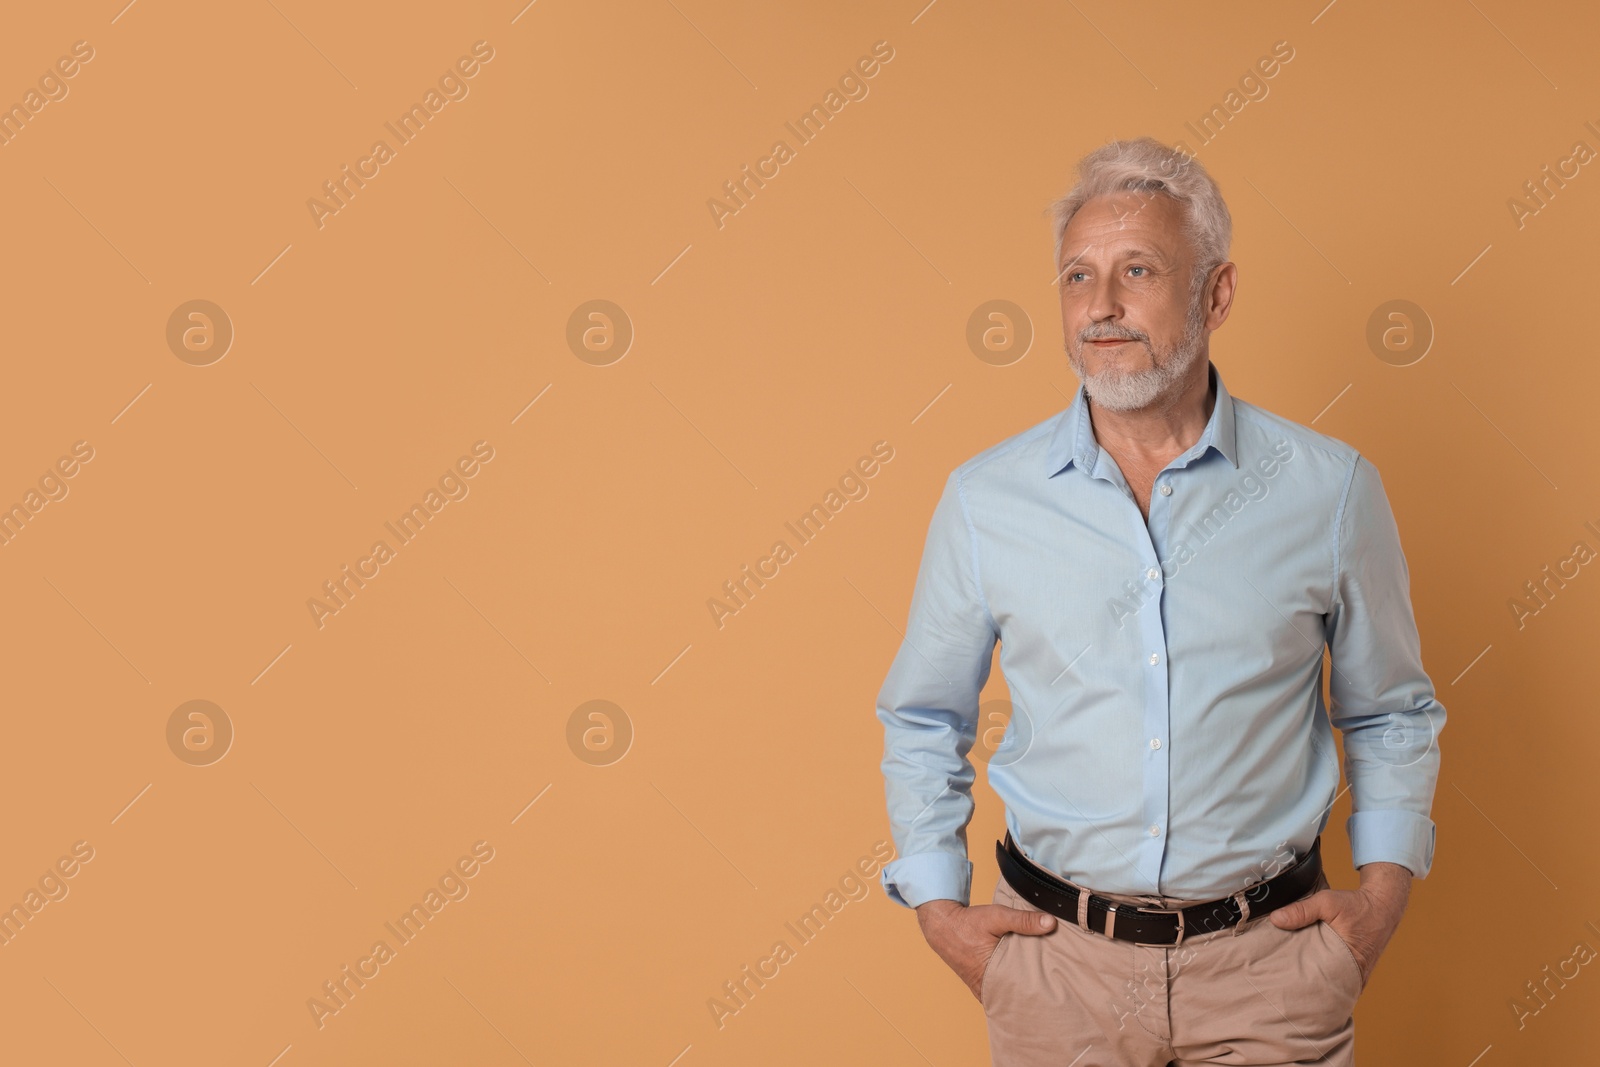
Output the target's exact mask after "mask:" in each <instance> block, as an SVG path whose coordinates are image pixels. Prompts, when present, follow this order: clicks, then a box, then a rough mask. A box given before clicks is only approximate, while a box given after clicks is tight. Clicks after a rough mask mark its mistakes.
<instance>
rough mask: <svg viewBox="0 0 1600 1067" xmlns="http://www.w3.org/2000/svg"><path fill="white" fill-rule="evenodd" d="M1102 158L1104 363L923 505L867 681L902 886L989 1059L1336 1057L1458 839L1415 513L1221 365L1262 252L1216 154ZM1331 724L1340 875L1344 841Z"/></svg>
mask: <svg viewBox="0 0 1600 1067" xmlns="http://www.w3.org/2000/svg"><path fill="white" fill-rule="evenodd" d="M1078 176H1079V180H1078V182H1077V185H1076V186H1075V187H1074V188H1073V189H1072V190H1071V191H1070V192H1069V193H1068V194H1067V195H1066V196H1065V197H1063V198H1062V199H1061V200H1059V201H1057V203H1056V204H1055V224H1056V230H1055V232H1056V237H1057V246H1056V260H1055V263H1056V269H1057V270H1058V271H1059V277H1058V279H1057V284H1058V285H1059V288H1060V294H1061V316H1062V325H1063V330H1064V336H1065V339H1066V351H1067V356H1068V359H1069V361H1070V362H1071V364H1072V368H1073V370H1074V371H1075V372H1076V373H1077V375H1078V378H1079V379H1080V385H1079V388H1078V391H1077V394H1076V396H1075V397H1074V398H1073V400H1072V403H1071V405H1070V406H1068V407H1067V408H1066V409H1065V410H1064V411H1062V412H1060V413H1058V414H1056V415H1054V416H1052V417H1051V418H1049V419H1047V420H1045V421H1043V422H1041V423H1039V424H1037V425H1035V426H1033V427H1032V428H1030V429H1027V430H1024V431H1023V432H1022V433H1020V434H1017V435H1016V436H1014V437H1011V438H1009V439H1007V440H1005V441H1002V442H1000V443H999V444H997V445H995V446H993V447H992V448H989V449H987V450H985V451H983V452H981V453H979V454H978V455H976V456H974V457H973V458H972V459H970V460H968V461H967V462H965V463H963V464H961V465H960V466H959V467H958V468H956V469H955V470H954V471H953V472H952V473H951V474H950V476H949V478H948V480H947V481H946V482H945V485H944V489H943V493H942V495H941V497H940V498H939V501H938V504H937V505H936V507H935V508H934V512H933V518H932V521H931V523H930V525H929V529H928V535H927V541H926V545H925V547H924V550H923V555H922V562H921V565H920V567H919V570H918V573H917V579H916V587H915V590H914V592H913V594H912V600H911V611H910V621H909V624H908V626H907V629H906V635H905V640H904V642H903V643H902V645H901V646H900V649H899V652H898V653H897V655H896V656H895V659H894V663H893V665H892V666H891V667H890V670H889V673H888V677H887V678H886V679H885V681H884V684H883V688H882V691H881V692H880V694H879V697H878V707H877V715H878V718H879V720H881V722H882V723H883V726H884V739H885V740H884V757H883V774H884V779H885V785H886V792H887V797H888V808H889V816H890V822H891V826H892V830H893V834H894V839H895V844H896V846H897V848H898V854H899V858H898V859H896V860H895V861H894V862H892V863H890V864H889V865H888V866H887V867H886V868H885V869H884V871H883V875H882V879H883V887H884V890H885V892H886V893H887V894H888V895H889V897H890V898H891V899H892V900H894V901H896V902H897V903H900V904H903V905H906V906H908V907H914V908H915V909H916V911H917V918H918V922H919V924H920V926H921V929H922V932H923V935H924V936H925V937H926V939H927V941H928V944H929V945H930V946H931V947H932V948H933V950H934V951H935V952H936V953H938V955H939V956H940V957H941V958H942V959H943V960H944V961H945V963H947V964H948V965H949V966H950V968H951V969H952V970H954V971H955V973H956V974H957V976H959V977H960V978H961V980H962V981H964V982H965V983H966V984H967V986H968V987H969V988H970V989H971V991H972V992H973V994H974V995H975V996H976V997H977V998H978V999H979V1001H980V1002H981V1004H982V1005H983V1009H984V1014H985V1016H986V1018H987V1020H988V1024H989V1035H990V1045H991V1049H992V1051H993V1055H994V1062H995V1063H996V1064H997V1065H1000V1067H1018V1065H1032V1064H1052V1065H1057V1067H1066V1065H1067V1064H1072V1065H1073V1067H1095V1065H1103V1067H1111V1065H1116V1067H1122V1065H1139V1067H1143V1065H1150V1067H1163V1065H1167V1064H1201V1063H1215V1064H1223V1063H1226V1064H1263V1065H1264V1064H1308V1063H1312V1062H1316V1063H1321V1064H1327V1065H1329V1067H1340V1065H1347V1064H1350V1063H1353V1062H1354V1042H1355V1024H1354V1019H1353V1015H1352V1012H1353V1009H1354V1007H1355V1004H1356V1001H1357V999H1358V998H1359V996H1360V995H1361V993H1362V991H1363V990H1364V988H1365V987H1366V984H1367V980H1368V978H1369V977H1370V975H1371V973H1372V969H1373V966H1374V965H1375V964H1376V963H1377V961H1378V957H1379V954H1380V953H1381V952H1382V951H1383V949H1384V946H1385V945H1386V944H1387V943H1388V941H1389V939H1390V938H1391V937H1392V936H1393V934H1394V932H1395V929H1396V927H1397V926H1398V924H1399V922H1400V917H1401V914H1402V912H1403V911H1404V910H1405V906H1406V899H1407V895H1408V893H1409V890H1410V883H1411V879H1412V878H1413V877H1418V878H1421V877H1425V876H1426V875H1427V873H1428V869H1429V867H1430V865H1431V863H1432V860H1433V846H1434V824H1433V822H1432V820H1431V819H1430V817H1429V812H1430V808H1431V805H1432V800H1433V791H1434V785H1435V782H1436V779H1437V776H1438V768H1439V749H1438V745H1437V741H1438V734H1439V731H1440V729H1441V728H1442V727H1443V725H1444V719H1445V711H1444V708H1443V707H1442V706H1441V705H1440V704H1439V702H1438V700H1437V699H1435V696H1434V692H1433V686H1432V683H1431V682H1430V681H1429V679H1428V676H1427V674H1426V672H1425V671H1424V670H1423V667H1422V662H1421V651H1420V644H1419V640H1418V636H1417V630H1416V623H1415V620H1414V618H1413V615H1412V610H1411V603H1410V597H1409V591H1408V581H1409V576H1408V572H1407V567H1406V562H1405V558H1404V556H1403V555H1402V553H1401V548H1400V539H1399V533H1398V531H1397V529H1396V526H1395V521H1394V516H1393V513H1392V512H1391V510H1390V508H1389V503H1388V500H1387V498H1386V496H1385V493H1384V489H1383V485H1382V483H1381V481H1380V480H1379V477H1378V472H1377V470H1376V469H1375V468H1374V467H1373V465H1372V463H1371V462H1370V461H1368V460H1367V459H1365V458H1363V457H1362V456H1361V455H1360V454H1359V453H1358V452H1357V451H1356V449H1354V448H1352V447H1351V446H1349V445H1347V444H1345V443H1344V442H1342V441H1338V440H1335V439H1333V438H1331V437H1326V436H1324V435H1321V434H1318V433H1316V432H1314V431H1312V430H1310V429H1307V428H1306V427H1304V426H1301V425H1299V424H1297V423H1294V422H1291V421H1289V420H1288V419H1285V418H1283V417H1281V416H1278V415H1275V414H1272V413H1271V412H1268V411H1265V410H1263V409H1262V408H1259V407H1256V406H1255V405H1253V404H1250V403H1247V402H1246V401H1244V400H1242V399H1239V398H1237V397H1234V396H1232V395H1231V394H1230V393H1229V392H1228V390H1227V389H1226V388H1225V387H1224V385H1223V382H1222V377H1221V375H1220V374H1219V373H1218V372H1217V369H1216V367H1215V365H1213V364H1212V362H1211V358H1210V347H1209V341H1210V335H1211V333H1212V332H1213V331H1215V330H1217V329H1219V328H1220V327H1221V326H1222V324H1223V323H1224V322H1226V321H1227V318H1228V313H1229V310H1230V309H1231V308H1232V305H1233V298H1234V294H1235V291H1236V287H1237V282H1238V269H1237V267H1236V266H1235V265H1234V264H1233V263H1231V262H1228V248H1229V242H1230V237H1231V230H1232V221H1231V217H1230V215H1229V213H1228V209H1227V206H1226V204H1225V203H1224V202H1223V199H1222V195H1221V193H1220V191H1219V190H1218V189H1217V186H1216V183H1215V182H1214V181H1213V180H1212V179H1211V177H1210V176H1209V175H1208V174H1207V173H1206V171H1205V169H1204V168H1203V167H1202V166H1201V165H1200V164H1199V163H1198V162H1196V161H1195V160H1194V159H1193V158H1192V157H1189V156H1186V155H1185V154H1183V153H1181V152H1179V151H1176V150H1174V149H1171V148H1168V147H1166V146H1164V145H1162V144H1160V143H1158V142H1156V141H1154V140H1151V139H1149V138H1141V139H1138V140H1135V141H1114V142H1112V143H1110V144H1107V145H1105V146H1104V147H1102V148H1100V149H1098V150H1096V151H1094V152H1092V153H1090V154H1089V155H1088V156H1086V157H1085V158H1084V159H1083V160H1082V161H1081V162H1080V163H1079V165H1078ZM1289 358H1292V357H1289ZM996 641H999V642H1000V646H1001V649H1000V662H1001V667H1002V670H1003V671H1004V673H1005V676H1006V681H1007V684H1008V686H1009V687H1010V690H1011V699H1012V704H1013V707H1014V711H1013V714H1012V717H1011V719H1010V721H1009V724H1008V726H1007V728H1006V733H1005V740H1004V743H1003V744H1001V745H1000V747H999V749H998V750H997V751H996V752H995V753H994V755H993V756H992V758H991V759H990V762H989V779H990V782H991V784H992V785H993V786H994V789H995V792H996V793H997V794H998V795H999V796H1000V798H1001V799H1002V800H1003V801H1004V802H1005V807H1006V815H1005V821H1006V830H1007V833H1006V836H1005V839H1004V841H1002V842H997V844H996V853H995V854H996V861H997V863H998V865H999V868H1000V873H1001V875H1002V877H1001V878H1000V880H999V882H998V885H997V887H996V890H995V895H994V903H993V904H990V905H969V902H968V898H969V896H970V891H971V884H972V864H971V862H970V861H969V860H968V858H967V848H966V827H967V823H968V822H969V821H970V819H971V817H972V807H973V803H972V797H971V787H972V783H973V780H974V771H973V767H972V762H971V760H970V759H969V758H968V753H969V751H971V749H972V747H973V744H974V741H975V735H976V730H977V726H978V694H979V692H980V691H981V690H982V688H983V686H984V683H985V682H986V681H987V680H988V677H989V673H990V664H991V659H992V656H993V652H994V646H995V642H996ZM1325 651H1326V653H1327V661H1326V662H1327V664H1328V666H1329V668H1330V669H1331V674H1330V675H1329V676H1328V677H1327V678H1326V679H1325V678H1324V673H1323V671H1324V652H1325ZM1325 680H1326V682H1327V684H1328V688H1329V693H1330V696H1331V709H1330V705H1329V704H1325V703H1324V700H1323V684H1324V681H1325ZM1334 726H1337V727H1338V728H1339V730H1340V732H1341V734H1342V736H1343V739H1344V753H1345V760H1344V770H1345V774H1346V776H1347V778H1348V781H1349V790H1350V796H1351V807H1352V809H1353V813H1352V814H1351V816H1350V818H1349V820H1348V822H1347V824H1346V829H1347V831H1348V833H1349V837H1350V847H1351V853H1352V857H1353V860H1354V865H1355V866H1356V867H1357V868H1358V869H1359V870H1360V888H1359V889H1356V890H1350V891H1340V890H1333V889H1330V888H1329V887H1328V885H1329V883H1328V880H1327V878H1326V877H1325V875H1324V874H1323V870H1322V866H1321V850H1320V843H1321V834H1322V831H1323V829H1324V827H1325V826H1326V824H1327V822H1328V817H1329V813H1330V812H1331V810H1332V807H1333V805H1334V803H1335V801H1336V800H1338V798H1339V795H1340V794H1341V792H1342V791H1341V790H1340V789H1339V761H1338V758H1337V750H1336V749H1335V746H1334V740H1333V733H1332V727H1334Z"/></svg>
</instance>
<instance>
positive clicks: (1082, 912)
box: [1078, 889, 1089, 930]
mask: <svg viewBox="0 0 1600 1067" xmlns="http://www.w3.org/2000/svg"><path fill="white" fill-rule="evenodd" d="M1078 925H1079V926H1081V927H1083V928H1084V929H1085V930H1087V929H1089V891H1088V890H1087V889H1079V890H1078Z"/></svg>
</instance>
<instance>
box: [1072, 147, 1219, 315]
mask: <svg viewBox="0 0 1600 1067" xmlns="http://www.w3.org/2000/svg"><path fill="white" fill-rule="evenodd" d="M1077 172H1078V184H1076V185H1074V186H1073V187H1072V189H1071V191H1070V192H1068V193H1067V194H1066V195H1065V196H1063V197H1061V198H1060V199H1059V200H1056V201H1055V202H1054V203H1052V204H1051V205H1050V210H1051V213H1052V214H1053V216H1054V219H1055V237H1056V258H1055V269H1056V270H1060V269H1061V244H1062V238H1063V237H1064V236H1065V235H1066V232H1067V224H1068V223H1070V222H1071V221H1072V216H1074V215H1076V214H1077V213H1078V209H1079V208H1081V207H1083V205H1084V204H1085V203H1087V202H1088V201H1089V200H1091V199H1093V198H1094V197H1097V196H1104V195H1106V194H1108V193H1117V192H1123V191H1132V192H1140V193H1145V192H1148V193H1152V194H1154V193H1160V194H1162V195H1165V196H1168V197H1170V198H1172V199H1173V200H1176V201H1178V203H1179V205H1180V207H1182V209H1183V215H1184V225H1183V233H1184V236H1185V237H1187V238H1188V240H1189V243H1190V245H1191V246H1192V247H1193V249H1194V253H1195V267H1194V270H1195V276H1194V278H1193V279H1192V280H1191V288H1192V289H1193V290H1198V289H1199V286H1200V282H1201V280H1202V279H1203V278H1204V277H1205V276H1206V275H1207V274H1208V273H1210V271H1211V270H1212V269H1214V268H1215V267H1216V266H1218V265H1219V264H1221V263H1226V262H1227V260H1228V247H1229V245H1230V244H1231V243H1232V241H1233V216H1232V215H1230V214H1229V213H1228V205H1227V204H1226V203H1224V202H1223V199H1222V191H1221V190H1220V189H1218V188H1217V183H1216V182H1215V181H1213V180H1212V178H1211V175H1210V174H1208V173H1206V169H1205V167H1203V166H1201V165H1200V163H1199V161H1198V160H1196V159H1195V158H1194V157H1193V156H1191V155H1188V154H1186V153H1184V152H1180V151H1179V150H1177V149H1176V148H1169V147H1168V146H1166V145H1164V144H1162V143H1161V142H1160V141H1157V140H1156V139H1155V138H1153V137H1140V138H1137V139H1135V140H1132V141H1110V142H1108V143H1106V144H1104V145H1101V146H1100V147H1099V148H1096V149H1095V150H1094V151H1093V152H1090V153H1089V154H1088V155H1086V156H1084V157H1083V158H1082V159H1080V160H1079V161H1078V168H1077Z"/></svg>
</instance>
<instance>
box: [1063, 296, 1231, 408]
mask: <svg viewBox="0 0 1600 1067" xmlns="http://www.w3.org/2000/svg"><path fill="white" fill-rule="evenodd" d="M1203 323H1204V316H1203V315H1202V314H1200V307H1199V303H1198V302H1196V304H1195V306H1194V307H1193V308H1191V310H1190V312H1189V316H1188V319H1187V321H1186V322H1185V323H1184V332H1183V336H1182V337H1181V338H1179V339H1178V341H1177V343H1175V344H1174V345H1173V346H1172V347H1171V348H1169V349H1165V350H1160V349H1153V348H1150V344H1149V342H1148V341H1133V342H1130V343H1132V344H1143V345H1145V346H1146V348H1147V349H1149V350H1150V351H1151V353H1152V354H1151V364H1152V365H1151V366H1149V367H1146V368H1141V369H1139V370H1120V369H1118V368H1116V367H1108V368H1107V369H1105V370H1103V371H1101V372H1100V373H1099V374H1089V373H1088V372H1087V366H1086V363H1085V361H1084V358H1083V350H1082V346H1083V345H1086V344H1088V343H1089V342H1088V341H1080V342H1079V346H1078V347H1077V348H1074V347H1072V346H1071V345H1069V346H1067V361H1068V362H1069V363H1071V364H1072V369H1073V371H1074V372H1076V373H1077V375H1078V378H1079V380H1080V381H1082V382H1083V388H1084V392H1086V393H1088V394H1089V398H1090V399H1091V400H1092V401H1094V403H1095V405H1096V406H1098V407H1102V408H1105V409H1107V410H1108V411H1137V410H1139V409H1141V408H1147V407H1149V406H1151V405H1152V404H1154V403H1156V402H1157V401H1159V400H1161V399H1163V398H1165V397H1170V396H1172V395H1174V394H1175V393H1176V392H1177V391H1178V389H1180V388H1181V383H1182V382H1183V381H1184V380H1185V379H1186V378H1187V377H1188V375H1189V372H1190V371H1191V370H1192V369H1193V368H1194V365H1195V362H1196V361H1197V360H1199V359H1202V358H1205V344H1204V337H1203V335H1202V333H1201V326H1202V324H1203Z"/></svg>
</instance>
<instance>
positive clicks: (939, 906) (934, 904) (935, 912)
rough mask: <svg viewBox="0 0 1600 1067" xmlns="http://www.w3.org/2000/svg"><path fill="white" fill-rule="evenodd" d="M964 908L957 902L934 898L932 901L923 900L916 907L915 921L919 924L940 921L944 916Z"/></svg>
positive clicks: (946, 898) (944, 898)
mask: <svg viewBox="0 0 1600 1067" xmlns="http://www.w3.org/2000/svg"><path fill="white" fill-rule="evenodd" d="M965 907H966V905H965V904H963V903H961V901H959V900H951V899H949V898H948V897H936V898H934V899H933V900H924V901H923V902H922V903H921V904H918V905H917V919H918V920H919V921H921V922H927V921H928V920H930V919H942V918H944V917H945V916H946V915H949V914H951V913H952V912H957V911H960V910H961V909H963V908H965Z"/></svg>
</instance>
